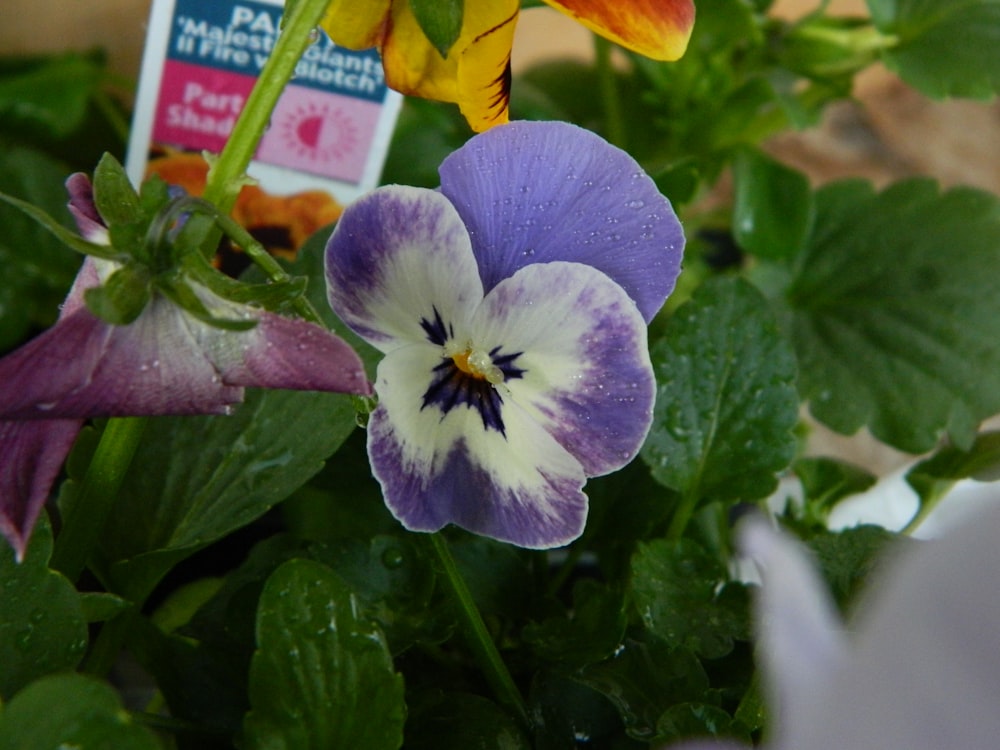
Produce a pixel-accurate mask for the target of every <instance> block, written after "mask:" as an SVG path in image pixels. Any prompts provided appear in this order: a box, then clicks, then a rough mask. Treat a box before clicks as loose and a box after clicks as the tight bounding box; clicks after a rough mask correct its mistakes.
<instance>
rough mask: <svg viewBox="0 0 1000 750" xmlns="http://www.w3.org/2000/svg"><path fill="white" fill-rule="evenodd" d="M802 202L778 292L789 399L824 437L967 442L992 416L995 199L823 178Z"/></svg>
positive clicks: (997, 253)
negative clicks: (791, 381)
mask: <svg viewBox="0 0 1000 750" xmlns="http://www.w3.org/2000/svg"><path fill="white" fill-rule="evenodd" d="M816 205H817V215H816V222H815V225H814V228H813V232H812V235H811V237H810V239H809V242H808V244H807V247H806V250H805V252H804V253H802V255H801V256H800V258H799V263H798V268H797V269H796V271H795V273H794V278H793V280H792V282H791V284H790V287H789V289H788V292H787V302H788V304H789V306H790V307H791V314H790V320H789V321H788V324H787V325H788V329H789V333H790V335H791V339H792V341H793V343H794V345H795V349H796V352H797V354H798V359H799V366H800V370H801V371H800V375H799V390H800V393H801V396H802V398H803V399H805V400H809V402H810V410H811V411H812V413H813V415H814V416H815V417H816V418H817V419H819V420H820V421H821V422H823V423H825V424H826V425H828V426H829V427H831V428H833V429H834V430H836V431H838V432H842V433H845V434H851V433H853V432H855V431H857V430H858V429H859V428H860V427H862V426H863V425H867V426H868V427H869V428H870V430H871V431H872V433H873V434H874V435H875V436H876V437H877V438H879V439H881V440H884V441H885V442H887V443H889V444H891V445H893V446H895V447H897V448H900V449H902V450H905V451H910V452H913V453H920V452H924V451H927V450H930V449H931V448H933V447H934V445H935V444H936V443H937V441H938V439H939V437H940V436H941V434H942V433H944V432H947V433H948V434H949V435H950V437H951V439H952V440H953V441H954V442H955V444H956V445H958V446H959V447H966V448H967V447H968V446H969V445H971V443H972V440H973V438H974V436H975V432H976V427H977V425H978V424H979V422H980V421H981V420H983V419H985V418H986V417H988V416H991V415H993V414H995V413H997V412H998V411H1000V296H998V295H997V294H996V289H995V288H994V287H995V284H994V280H995V275H996V269H997V267H998V265H1000V201H998V200H997V198H996V197H994V196H992V195H990V194H988V193H985V192H983V191H980V190H974V189H971V188H955V189H952V190H949V191H948V192H945V193H941V192H939V190H938V188H937V185H936V184H935V183H934V182H932V181H930V180H924V179H914V180H907V181H904V182H900V183H897V184H895V185H893V186H891V187H890V188H888V189H886V190H885V191H883V192H882V193H879V194H875V193H874V191H873V190H872V187H871V186H870V185H869V184H868V183H866V182H862V181H846V182H839V183H834V184H832V185H828V186H826V187H824V188H823V189H821V190H820V191H818V192H817V194H816Z"/></svg>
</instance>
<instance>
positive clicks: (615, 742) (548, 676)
mask: <svg viewBox="0 0 1000 750" xmlns="http://www.w3.org/2000/svg"><path fill="white" fill-rule="evenodd" d="M528 701H529V710H530V711H531V716H532V719H533V721H534V724H535V748H536V750H575V748H579V747H580V746H581V742H580V741H581V740H582V738H587V739H586V740H585V741H584V742H583V743H582V744H583V747H593V748H605V747H606V748H620V749H621V750H626V749H627V748H632V747H633V745H632V744H631V743H629V742H627V741H625V742H623V741H622V738H621V734H622V720H621V718H620V717H619V714H618V711H617V710H616V708H615V707H614V706H613V705H612V704H611V702H610V701H608V700H607V698H605V696H603V695H602V694H601V693H600V692H598V691H597V690H594V689H593V688H591V687H589V686H587V685H584V684H582V683H581V682H578V681H576V680H574V679H572V678H571V677H570V676H568V675H567V674H566V673H565V672H564V670H559V669H556V668H554V669H551V670H548V669H542V670H539V671H538V672H536V673H535V676H534V678H533V679H532V680H531V691H530V693H529V694H528Z"/></svg>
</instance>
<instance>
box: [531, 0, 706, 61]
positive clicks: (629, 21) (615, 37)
mask: <svg viewBox="0 0 1000 750" xmlns="http://www.w3.org/2000/svg"><path fill="white" fill-rule="evenodd" d="M545 2H546V3H548V4H549V5H551V6H552V7H553V8H555V9H557V10H559V11H561V12H563V13H565V14H566V15H568V16H571V17H572V18H575V19H576V20H577V21H579V22H580V23H582V24H583V25H584V26H586V27H587V28H588V29H590V30H591V31H593V32H594V33H596V34H600V35H601V36H603V37H605V38H606V39H610V40H611V41H612V42H615V43H616V44H620V45H621V46H622V47H625V48H626V49H630V50H632V51H633V52H638V53H639V54H640V55H645V56H646V57H650V58H652V59H654V60H676V59H678V58H679V57H680V56H681V55H683V54H684V50H685V49H687V43H688V39H690V37H691V28H692V27H693V26H694V0H545Z"/></svg>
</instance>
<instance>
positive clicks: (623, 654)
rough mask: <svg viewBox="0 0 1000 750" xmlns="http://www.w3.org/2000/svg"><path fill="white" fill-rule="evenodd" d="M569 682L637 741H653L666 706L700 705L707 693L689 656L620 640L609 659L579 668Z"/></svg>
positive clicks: (706, 685) (655, 645)
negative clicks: (594, 696) (598, 699)
mask: <svg viewBox="0 0 1000 750" xmlns="http://www.w3.org/2000/svg"><path fill="white" fill-rule="evenodd" d="M574 679H576V680H578V681H579V682H581V683H583V684H584V685H587V686H588V687H590V688H592V689H594V690H596V691H597V692H599V693H601V694H603V695H604V696H605V697H606V698H607V699H608V700H610V701H611V703H612V704H614V706H615V708H617V709H618V713H619V715H620V716H621V718H622V721H623V722H624V723H625V730H626V732H628V735H629V736H630V737H632V738H633V739H636V740H640V741H642V742H655V741H657V740H658V739H659V737H658V729H657V723H658V721H659V718H660V716H661V715H662V714H663V712H664V711H666V710H667V709H668V708H670V706H673V705H675V704H677V703H683V702H687V701H701V700H703V699H704V698H705V696H706V693H707V692H708V689H709V682H708V676H707V675H706V674H705V670H704V669H703V668H702V666H701V663H700V662H699V661H698V660H697V659H696V658H695V657H694V655H693V654H692V653H691V652H690V651H688V650H687V649H684V648H674V647H672V646H669V645H667V644H666V643H664V642H663V641H653V642H651V643H643V642H642V641H636V640H633V639H626V640H625V642H624V643H623V644H622V645H621V648H619V649H618V651H616V652H615V655H614V656H613V657H612V658H610V659H608V660H606V661H603V662H600V663H598V664H591V665H589V666H587V667H585V668H584V669H582V670H581V671H580V672H578V673H577V674H575V675H574Z"/></svg>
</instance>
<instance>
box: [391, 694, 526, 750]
mask: <svg viewBox="0 0 1000 750" xmlns="http://www.w3.org/2000/svg"><path fill="white" fill-rule="evenodd" d="M531 747H532V746H531V743H530V742H528V739H527V738H526V737H525V736H524V732H523V731H522V730H521V727H520V725H519V724H518V723H517V721H515V720H514V718H513V717H512V716H511V715H510V714H508V713H507V712H506V711H504V710H503V709H502V708H500V707H499V706H498V705H496V704H495V703H493V702H492V701H490V700H487V699H486V698H483V697H481V696H478V695H473V694H471V693H455V692H447V693H446V692H443V691H440V690H437V691H433V692H429V693H424V694H422V695H421V696H420V699H419V700H418V701H415V702H414V705H412V706H411V715H410V717H409V718H408V719H407V722H406V750H531Z"/></svg>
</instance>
